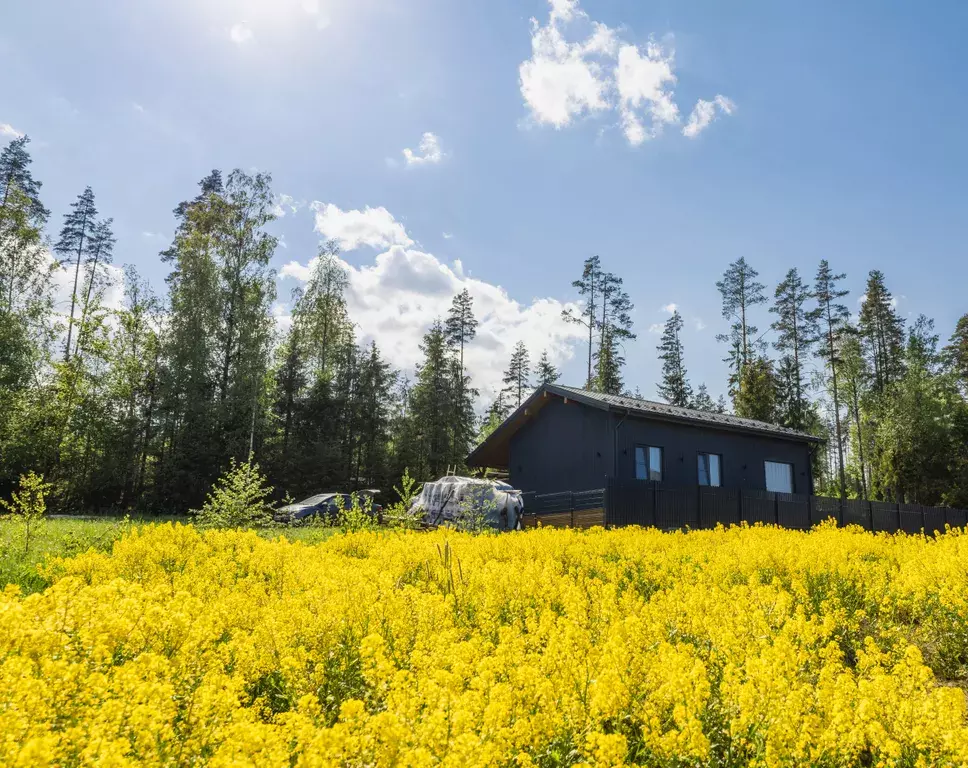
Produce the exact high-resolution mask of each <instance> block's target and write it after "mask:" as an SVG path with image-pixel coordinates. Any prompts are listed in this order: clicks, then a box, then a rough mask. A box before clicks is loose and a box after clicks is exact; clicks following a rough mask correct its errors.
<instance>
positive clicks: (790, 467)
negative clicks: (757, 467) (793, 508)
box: [763, 461, 796, 493]
mask: <svg viewBox="0 0 968 768" xmlns="http://www.w3.org/2000/svg"><path fill="white" fill-rule="evenodd" d="M771 465H772V466H774V467H786V468H787V470H788V472H789V475H788V477H789V480H790V485H789V488H788V489H782V488H776V487H774V488H771V487H770V466H771ZM763 474H764V477H765V479H766V483H765V487H766V490H768V491H772V492H773V493H794V492H795V489H796V484H795V483H794V472H793V464H792V463H791V462H789V461H764V462H763ZM774 477H775V476H774Z"/></svg>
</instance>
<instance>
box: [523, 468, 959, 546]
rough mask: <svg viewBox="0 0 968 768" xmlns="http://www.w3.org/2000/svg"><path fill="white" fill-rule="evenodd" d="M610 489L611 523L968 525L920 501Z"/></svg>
mask: <svg viewBox="0 0 968 768" xmlns="http://www.w3.org/2000/svg"><path fill="white" fill-rule="evenodd" d="M604 490H605V503H604V508H605V524H606V525H609V526H622V525H642V526H647V527H655V528H661V529H666V530H671V529H676V528H714V527H715V526H716V525H718V524H720V523H722V524H723V525H735V524H739V523H742V522H745V523H750V524H754V523H767V524H770V525H779V526H782V527H784V528H798V529H801V530H805V529H807V528H810V527H812V526H814V525H816V524H817V523H821V522H823V521H824V520H827V519H829V518H833V519H835V520H836V521H837V523H838V525H859V526H861V527H862V528H865V529H866V530H868V531H887V532H888V533H896V532H898V531H904V532H906V533H920V532H921V531H922V530H923V531H924V532H925V533H929V534H930V533H934V532H935V531H941V532H943V531H944V529H945V526H946V525H950V526H951V527H952V528H963V527H965V526H966V525H968V510H964V509H954V508H951V507H926V506H922V505H920V504H892V503H889V502H883V501H864V500H862V499H844V500H841V499H835V498H829V497H825V496H806V495H803V494H797V493H772V492H770V491H740V490H737V489H732V488H711V487H708V486H693V487H689V488H670V487H667V486H665V485H663V484H661V483H653V482H649V481H645V480H632V481H628V480H622V481H616V480H614V479H610V480H609V481H608V487H607V488H605V489H604ZM525 510H527V503H525ZM539 514H540V513H539Z"/></svg>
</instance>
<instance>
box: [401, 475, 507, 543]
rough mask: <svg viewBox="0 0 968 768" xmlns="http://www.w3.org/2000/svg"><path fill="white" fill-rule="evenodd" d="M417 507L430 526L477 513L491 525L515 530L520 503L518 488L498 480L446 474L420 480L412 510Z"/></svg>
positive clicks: (455, 521) (447, 523) (448, 523)
mask: <svg viewBox="0 0 968 768" xmlns="http://www.w3.org/2000/svg"><path fill="white" fill-rule="evenodd" d="M420 510H422V511H423V513H424V520H425V521H426V522H427V523H429V524H430V525H454V524H457V523H459V522H460V521H461V519H462V518H466V517H468V516H469V515H473V514H477V515H481V516H483V518H484V521H485V523H486V524H487V525H488V526H490V527H491V528H497V529H499V530H516V529H518V528H520V527H521V514H522V512H523V510H524V502H523V500H522V498H521V492H520V491H516V490H514V489H513V488H512V487H511V486H510V485H508V484H507V483H502V482H500V481H499V480H483V479H481V478H476V477H458V476H456V475H450V476H448V477H442V478H440V480H437V481H435V482H430V483H424V487H423V490H421V492H420V495H419V496H417V498H416V499H414V500H413V511H414V512H416V511H420Z"/></svg>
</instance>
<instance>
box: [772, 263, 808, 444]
mask: <svg viewBox="0 0 968 768" xmlns="http://www.w3.org/2000/svg"><path fill="white" fill-rule="evenodd" d="M774 295H775V299H776V300H775V302H774V304H773V306H772V307H770V312H772V313H773V314H775V315H776V316H777V317H776V320H775V321H773V323H772V324H771V326H770V327H771V328H772V329H773V330H774V331H776V334H777V339H776V341H775V342H773V347H774V349H776V350H777V351H778V352H781V353H783V357H782V358H781V360H780V367H779V371H778V377H779V380H780V382H782V384H781V386H782V387H783V388H785V390H786V393H785V394H784V395H783V396H782V397H781V398H780V413H779V414H778V415H779V417H780V423H781V424H783V425H784V426H786V427H790V428H791V429H798V430H802V429H804V428H805V426H806V423H807V413H808V410H809V404H808V400H807V396H806V385H805V381H804V379H805V376H804V368H805V367H806V363H807V359H808V355H809V351H810V348H811V346H812V345H813V344H814V342H815V341H816V337H817V327H816V323H815V322H811V321H810V320H809V319H808V317H807V301H808V300H809V299H810V289H809V288H808V287H807V286H806V285H805V284H804V282H803V280H802V279H801V278H800V273H799V272H798V271H797V269H796V268H795V267H794V268H793V269H791V270H790V271H789V272H787V274H786V277H785V278H784V279H783V281H782V282H781V283H780V284H779V285H778V286H777V287H776V292H775V294H774Z"/></svg>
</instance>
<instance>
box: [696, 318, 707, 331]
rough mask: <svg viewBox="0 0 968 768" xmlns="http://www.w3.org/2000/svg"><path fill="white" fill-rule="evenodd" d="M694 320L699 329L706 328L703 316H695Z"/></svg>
mask: <svg viewBox="0 0 968 768" xmlns="http://www.w3.org/2000/svg"><path fill="white" fill-rule="evenodd" d="M693 322H694V323H695V325H696V330H697V331H704V330H705V329H706V324H705V323H704V322H703V321H702V318H701V317H696V318H693Z"/></svg>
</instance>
